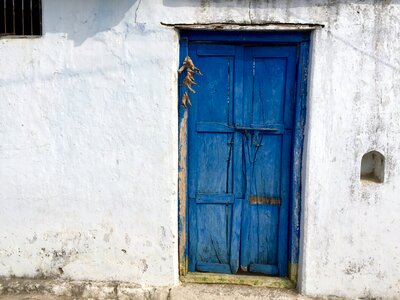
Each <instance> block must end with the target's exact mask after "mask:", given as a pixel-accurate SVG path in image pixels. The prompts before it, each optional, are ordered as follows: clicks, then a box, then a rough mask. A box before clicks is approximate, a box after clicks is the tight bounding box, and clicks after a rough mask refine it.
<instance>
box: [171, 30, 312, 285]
mask: <svg viewBox="0 0 400 300" xmlns="http://www.w3.org/2000/svg"><path fill="white" fill-rule="evenodd" d="M311 32H312V31H311V30H303V31H279V30H278V31H265V32H260V31H256V32H254V31H209V30H182V31H180V40H179V47H180V48H179V51H180V54H179V64H180V65H181V64H182V62H183V60H184V59H185V57H186V55H187V53H188V47H189V42H195V41H196V42H197V41H199V42H200V41H210V42H215V43H218V42H219V43H224V42H233V43H243V42H246V43H259V44H265V45H268V44H285V45H295V46H297V49H298V50H297V51H298V59H297V74H296V95H295V97H296V104H295V120H294V124H295V126H294V130H293V146H292V150H291V158H292V164H291V166H292V169H291V176H290V177H291V178H290V179H291V180H290V197H289V232H288V235H289V238H288V274H289V276H288V277H289V279H290V280H291V281H292V282H293V283H294V284H296V283H297V277H298V262H299V249H300V220H301V207H302V199H301V195H302V193H301V192H302V174H301V173H302V156H303V144H304V130H305V124H306V106H307V105H306V104H307V90H308V88H307V85H308V73H309V49H310V36H311ZM194 63H195V64H196V62H194ZM182 77H183V75H180V76H179V78H178V97H179V98H178V110H179V111H178V115H179V120H178V124H179V127H178V128H179V133H178V141H179V148H178V151H179V160H178V258H179V275H180V276H186V275H187V274H188V248H189V247H188V240H189V239H188V217H187V216H188V199H187V195H188V191H187V149H188V145H187V141H188V139H187V119H188V113H187V110H188V109H190V107H188V108H187V109H186V108H184V107H183V106H182V105H181V100H180V99H181V97H182V94H183V92H184V90H183V87H182V85H181V84H180V83H181V82H182V79H183V78H182ZM233 276H235V275H233Z"/></svg>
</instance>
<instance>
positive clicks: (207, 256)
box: [188, 45, 241, 273]
mask: <svg viewBox="0 0 400 300" xmlns="http://www.w3.org/2000/svg"><path fill="white" fill-rule="evenodd" d="M235 53H236V47H235V46H217V45H193V46H192V47H190V53H189V55H190V56H191V57H192V58H193V59H195V61H196V65H197V67H199V68H200V70H201V71H202V72H203V73H204V74H207V76H202V77H198V79H197V82H198V88H197V92H196V94H193V95H191V100H192V101H191V102H192V105H193V106H192V107H191V108H190V109H189V119H190V122H189V168H188V170H189V197H190V198H192V200H191V201H190V208H189V213H190V214H192V215H191V216H189V218H190V220H191V222H192V223H193V224H195V225H189V243H190V249H191V251H190V252H189V270H190V271H195V270H196V271H206V272H221V273H231V272H232V270H233V272H236V270H235V268H236V269H237V267H238V262H236V265H237V266H236V267H235V266H234V265H235V261H238V259H237V260H234V259H233V260H232V257H234V256H235V255H236V256H237V257H238V252H239V246H240V245H239V241H238V240H237V241H235V239H239V234H240V225H235V223H234V221H233V220H236V222H239V221H240V207H239V208H238V207H237V206H238V205H241V202H238V201H235V198H234V195H233V190H234V189H233V178H234V176H233V173H234V165H235V163H234V160H235V159H236V155H237V151H236V149H235V138H236V137H235V135H236V133H235V131H234V130H233V129H232V124H233V123H232V122H233V82H234V77H233V76H234V75H233V74H234V61H235V55H236V54H235ZM234 214H235V217H234V216H233V215H234ZM232 231H234V235H232ZM193 244H194V245H193ZM232 245H234V246H235V247H237V249H234V251H232V249H231V247H232ZM232 252H234V253H235V254H234V255H233V256H232ZM232 266H234V267H232Z"/></svg>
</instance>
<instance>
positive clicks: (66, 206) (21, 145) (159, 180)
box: [0, 0, 400, 297]
mask: <svg viewBox="0 0 400 300" xmlns="http://www.w3.org/2000/svg"><path fill="white" fill-rule="evenodd" d="M399 16H400V1H399V0H392V1H372V0H365V1H355V0H354V1H352V0H346V1H345V0H342V1H330V0H313V1H306V0H291V1H290V0H280V1H272V0H270V1H251V2H250V1H201V2H195V1H189V0H154V1H153V0H151V1H150V0H149V1H135V0H119V1H104V0H89V1H78V0H73V1H62V0H44V1H43V32H44V36H43V37H42V38H39V39H7V38H2V39H0V66H1V73H0V99H1V100H0V204H1V207H2V209H1V210H0V228H1V230H0V275H3V276H11V275H15V276H28V277H34V276H53V277H61V278H72V279H76V280H86V279H92V280H120V281H129V282H133V283H137V284H142V285H155V286H167V285H174V284H177V283H178V262H177V166H178V161H177V153H178V151H177V149H178V146H177V143H178V139H177V133H178V128H177V104H178V103H177V101H178V98H177V83H176V68H177V66H178V33H177V32H176V31H175V30H174V29H172V28H168V27H165V26H162V25H161V24H160V22H164V23H211V22H213V23H218V22H232V23H249V24H250V23H258V22H260V23H265V22H273V23H302V24H308V23H318V24H323V25H325V27H324V28H318V29H316V30H315V32H314V34H313V45H312V53H311V58H312V66H311V77H310V93H309V99H308V120H307V126H308V128H307V136H306V145H305V147H306V151H305V155H304V185H303V196H304V199H303V200H304V206H303V213H304V214H303V231H302V232H303V239H302V240H303V246H302V247H303V248H302V257H301V259H302V268H301V273H300V284H301V291H302V292H304V293H306V294H309V295H338V296H347V297H356V296H358V297H362V296H363V297H376V296H383V297H400V275H399V273H398V272H397V270H398V269H399V268H400V248H399V247H400V235H399V234H398V232H399V229H400V218H399V217H398V216H399V214H400V201H399V195H400V175H399V174H398V173H399V171H400V165H399V164H398V163H397V161H398V160H399V159H400V123H399V120H400V106H399V105H398V95H399V94H400V85H399V84H398V83H399V82H400V58H399V55H398V53H400V41H399V39H398V37H399V35H400V22H399ZM370 150H377V151H379V152H381V153H383V154H384V155H385V157H386V166H385V170H386V171H385V182H384V183H383V184H369V185H363V184H361V183H360V163H361V158H362V156H363V154H364V153H366V152H368V151H370Z"/></svg>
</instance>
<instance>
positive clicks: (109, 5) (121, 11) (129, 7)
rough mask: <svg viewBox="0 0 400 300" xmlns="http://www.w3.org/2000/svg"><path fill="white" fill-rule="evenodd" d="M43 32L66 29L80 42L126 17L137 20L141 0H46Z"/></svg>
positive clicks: (68, 35) (71, 36) (59, 31)
mask: <svg viewBox="0 0 400 300" xmlns="http://www.w3.org/2000/svg"><path fill="white" fill-rule="evenodd" d="M42 2H43V33H44V34H47V33H53V32H54V33H65V34H66V36H67V38H68V39H70V40H73V41H74V44H75V46H80V45H81V44H83V43H84V41H85V40H86V39H88V38H90V37H93V36H95V35H96V34H98V33H101V32H106V31H109V30H110V29H111V28H113V27H115V26H117V25H118V24H120V23H121V21H122V20H124V19H125V18H127V19H129V20H130V21H131V23H135V22H136V14H137V9H138V6H139V5H140V2H141V0H112V1H110V0H85V1H80V0H72V1H64V0H43V1H42Z"/></svg>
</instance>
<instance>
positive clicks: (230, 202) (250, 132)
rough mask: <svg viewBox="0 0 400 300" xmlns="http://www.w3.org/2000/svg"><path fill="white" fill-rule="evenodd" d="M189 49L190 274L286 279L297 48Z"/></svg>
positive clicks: (206, 46) (203, 46) (214, 46)
mask: <svg viewBox="0 0 400 300" xmlns="http://www.w3.org/2000/svg"><path fill="white" fill-rule="evenodd" d="M188 51H189V53H188V54H189V56H190V57H191V58H192V59H193V61H194V62H195V64H196V65H197V67H198V68H199V69H200V70H201V71H202V73H203V74H204V76H202V77H198V79H197V82H198V87H197V93H196V94H193V95H192V96H191V102H192V105H193V106H192V107H191V108H189V109H188V113H189V117H188V203H189V271H203V272H219V273H237V272H238V271H240V272H243V271H247V272H256V273H264V274H268V275H278V276H286V275H287V257H288V254H287V252H288V251H287V247H288V245H287V244H288V231H289V230H288V210H289V194H290V188H289V187H290V171H291V165H292V162H291V149H292V145H291V144H292V130H293V118H294V113H293V111H294V107H295V103H294V100H295V95H294V91H295V77H296V56H297V50H296V47H295V46H282V45H281V46H279V45H268V46H267V45H251V46H249V45H242V44H209V43H192V44H190V45H189V47H188Z"/></svg>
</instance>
